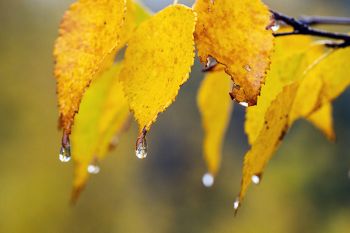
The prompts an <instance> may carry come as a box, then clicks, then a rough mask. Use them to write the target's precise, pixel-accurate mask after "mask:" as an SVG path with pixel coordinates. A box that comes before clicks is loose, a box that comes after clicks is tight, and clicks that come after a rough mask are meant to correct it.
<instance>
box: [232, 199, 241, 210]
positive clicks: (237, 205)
mask: <svg viewBox="0 0 350 233" xmlns="http://www.w3.org/2000/svg"><path fill="white" fill-rule="evenodd" d="M239 204H240V203H239V198H236V200H235V202H233V208H234V209H235V210H237V209H238V207H239Z"/></svg>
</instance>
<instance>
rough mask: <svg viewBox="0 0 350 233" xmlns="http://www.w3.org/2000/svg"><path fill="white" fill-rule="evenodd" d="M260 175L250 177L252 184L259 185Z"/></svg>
mask: <svg viewBox="0 0 350 233" xmlns="http://www.w3.org/2000/svg"><path fill="white" fill-rule="evenodd" d="M260 180H261V179H260V175H253V176H252V182H253V183H254V184H259V183H260Z"/></svg>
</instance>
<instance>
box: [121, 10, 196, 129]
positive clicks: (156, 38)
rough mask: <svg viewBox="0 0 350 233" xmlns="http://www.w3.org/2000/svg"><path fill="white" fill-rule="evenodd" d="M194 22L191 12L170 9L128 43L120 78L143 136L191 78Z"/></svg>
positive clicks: (153, 18) (152, 18)
mask: <svg viewBox="0 0 350 233" xmlns="http://www.w3.org/2000/svg"><path fill="white" fill-rule="evenodd" d="M195 20H196V16H195V13H194V12H193V11H192V9H191V8H188V7H186V6H183V5H172V6H169V7H167V8H165V9H163V10H162V11H160V12H159V13H157V14H155V15H154V16H153V17H151V18H150V19H149V20H146V21H145V22H144V23H142V24H141V25H140V26H139V27H138V29H137V30H136V31H135V33H134V34H133V36H132V37H131V39H130V41H129V43H128V48H127V50H126V53H125V60H124V65H123V68H122V71H121V77H122V82H123V86H124V91H125V95H126V97H127V99H128V102H129V106H130V109H131V110H132V111H133V112H134V116H135V118H136V120H137V122H138V124H139V128H140V132H141V131H142V130H143V129H145V130H149V128H150V126H151V124H152V123H153V122H154V121H155V120H156V118H157V115H158V114H159V113H160V112H163V111H164V110H165V109H166V108H167V107H168V106H169V105H170V104H171V103H172V102H173V101H174V99H175V97H176V95H177V93H178V91H179V88H180V86H181V85H182V84H183V83H184V82H186V80H187V79H188V77H189V72H190V70H191V66H192V64H193V61H194V39H193V32H194V27H195Z"/></svg>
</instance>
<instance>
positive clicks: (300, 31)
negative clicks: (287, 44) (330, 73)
mask: <svg viewBox="0 0 350 233" xmlns="http://www.w3.org/2000/svg"><path fill="white" fill-rule="evenodd" d="M271 12H272V14H273V17H274V19H275V20H276V21H281V22H283V23H285V24H287V25H289V26H291V27H293V31H292V32H283V33H275V34H274V36H276V37H278V36H289V35H310V36H319V37H324V38H329V39H334V40H342V42H334V43H333V42H332V43H328V44H326V45H327V46H329V47H334V48H343V47H347V46H350V35H347V34H342V33H336V32H328V31H323V30H319V29H315V28H312V27H310V26H309V24H307V23H306V22H303V21H301V20H298V19H295V18H293V17H289V16H286V15H283V14H281V13H278V12H275V11H271Z"/></svg>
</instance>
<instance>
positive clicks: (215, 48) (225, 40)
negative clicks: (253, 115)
mask: <svg viewBox="0 0 350 233" xmlns="http://www.w3.org/2000/svg"><path fill="white" fill-rule="evenodd" d="M194 10H195V11H196V12H197V14H198V22H197V25H196V32H195V39H196V45H197V49H198V55H199V57H200V60H201V62H202V63H206V62H207V59H208V57H213V58H215V59H216V60H217V61H218V62H219V63H221V64H223V65H225V66H226V72H227V73H228V74H229V75H230V76H231V77H232V80H233V82H234V83H235V84H236V86H235V87H234V88H233V89H232V95H233V96H234V98H235V99H236V100H237V101H238V102H247V103H248V104H249V105H255V104H256V101H257V96H258V95H259V93H260V87H261V84H262V83H264V79H265V73H266V71H267V69H268V67H269V64H270V56H271V54H272V48H273V36H272V31H271V30H267V29H266V28H267V27H268V25H270V24H271V20H270V17H271V14H270V12H269V9H268V8H267V7H266V6H265V5H264V4H263V3H262V2H261V1H260V0H215V1H212V0H197V1H196V4H195V6H194Z"/></svg>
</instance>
